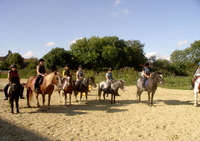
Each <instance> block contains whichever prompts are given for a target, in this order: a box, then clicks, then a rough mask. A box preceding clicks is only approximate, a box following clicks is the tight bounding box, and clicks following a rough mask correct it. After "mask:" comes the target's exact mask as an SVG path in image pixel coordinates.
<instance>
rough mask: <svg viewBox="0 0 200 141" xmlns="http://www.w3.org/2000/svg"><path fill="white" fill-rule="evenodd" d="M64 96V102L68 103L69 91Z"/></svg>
mask: <svg viewBox="0 0 200 141" xmlns="http://www.w3.org/2000/svg"><path fill="white" fill-rule="evenodd" d="M64 96H65V97H64V102H65V105H67V93H65V95H64Z"/></svg>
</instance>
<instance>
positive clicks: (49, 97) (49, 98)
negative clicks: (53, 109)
mask: <svg viewBox="0 0 200 141" xmlns="http://www.w3.org/2000/svg"><path fill="white" fill-rule="evenodd" d="M44 97H45V95H44ZM50 102H51V94H48V109H50V106H51V105H50Z"/></svg>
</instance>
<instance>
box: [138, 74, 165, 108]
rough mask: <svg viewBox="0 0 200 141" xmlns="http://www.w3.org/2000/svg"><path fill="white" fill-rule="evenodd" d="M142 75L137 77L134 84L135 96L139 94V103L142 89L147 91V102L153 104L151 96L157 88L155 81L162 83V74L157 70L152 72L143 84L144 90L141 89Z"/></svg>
mask: <svg viewBox="0 0 200 141" xmlns="http://www.w3.org/2000/svg"><path fill="white" fill-rule="evenodd" d="M142 79H143V78H142V77H140V78H138V79H137V82H136V86H137V97H138V96H139V102H140V103H141V94H142V92H143V91H147V92H148V102H149V104H148V105H149V106H150V107H151V106H153V97H154V94H155V92H156V90H157V82H160V83H161V84H162V83H164V79H163V76H162V75H161V74H159V73H158V72H154V73H153V74H152V76H151V77H150V78H149V79H148V80H147V82H146V84H145V88H144V90H143V89H142V88H143V87H142Z"/></svg>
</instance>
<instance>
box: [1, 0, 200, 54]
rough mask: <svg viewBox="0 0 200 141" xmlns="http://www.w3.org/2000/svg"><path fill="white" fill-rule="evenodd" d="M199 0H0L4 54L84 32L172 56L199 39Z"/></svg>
mask: <svg viewBox="0 0 200 141" xmlns="http://www.w3.org/2000/svg"><path fill="white" fill-rule="evenodd" d="M199 14H200V0H0V56H5V55H6V54H7V52H8V50H11V51H12V52H13V53H15V52H17V53H20V54H21V55H22V56H23V57H25V58H29V57H37V58H41V57H43V56H44V55H45V54H47V53H48V52H49V51H50V50H51V49H52V48H55V47H62V48H65V49H66V50H69V49H70V43H72V42H73V41H75V40H76V39H80V38H82V37H86V38H90V37H91V36H99V37H104V36H118V37H119V38H120V39H124V40H133V39H134V40H140V42H141V43H144V44H145V47H144V52H145V53H146V55H147V56H149V55H156V56H157V58H159V57H161V58H169V56H170V54H171V53H172V52H173V51H175V50H177V49H178V50H182V49H185V48H187V47H190V44H191V43H193V42H194V41H196V40H200V18H199Z"/></svg>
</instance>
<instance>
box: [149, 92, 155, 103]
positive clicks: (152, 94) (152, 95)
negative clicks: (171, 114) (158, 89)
mask: <svg viewBox="0 0 200 141" xmlns="http://www.w3.org/2000/svg"><path fill="white" fill-rule="evenodd" d="M154 94H155V91H153V92H152V93H151V101H150V107H151V106H153V97H154Z"/></svg>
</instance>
